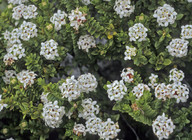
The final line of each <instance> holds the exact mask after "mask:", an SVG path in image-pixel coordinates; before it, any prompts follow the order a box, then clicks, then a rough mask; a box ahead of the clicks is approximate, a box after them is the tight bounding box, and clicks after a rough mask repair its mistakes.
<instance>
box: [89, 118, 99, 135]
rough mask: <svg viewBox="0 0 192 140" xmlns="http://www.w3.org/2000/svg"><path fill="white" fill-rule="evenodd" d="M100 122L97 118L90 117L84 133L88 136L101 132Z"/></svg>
mask: <svg viewBox="0 0 192 140" xmlns="http://www.w3.org/2000/svg"><path fill="white" fill-rule="evenodd" d="M101 122H102V120H101V119H100V118H98V117H92V118H90V119H88V120H87V121H86V123H85V124H86V128H87V129H86V131H87V132H89V133H90V134H97V133H98V132H99V131H100V130H101Z"/></svg>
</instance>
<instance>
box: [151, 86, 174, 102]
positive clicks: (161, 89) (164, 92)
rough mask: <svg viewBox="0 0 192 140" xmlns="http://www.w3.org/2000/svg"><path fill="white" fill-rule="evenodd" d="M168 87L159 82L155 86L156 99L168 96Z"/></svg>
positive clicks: (164, 98)
mask: <svg viewBox="0 0 192 140" xmlns="http://www.w3.org/2000/svg"><path fill="white" fill-rule="evenodd" d="M170 96H171V94H170V88H168V86H167V85H166V84H165V83H160V84H158V85H157V86H156V88H155V97H156V98H158V99H163V100H166V98H170Z"/></svg>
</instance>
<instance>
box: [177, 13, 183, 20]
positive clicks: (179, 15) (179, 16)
mask: <svg viewBox="0 0 192 140" xmlns="http://www.w3.org/2000/svg"><path fill="white" fill-rule="evenodd" d="M183 16H184V15H183V14H178V15H177V18H176V20H180V19H182V18H183Z"/></svg>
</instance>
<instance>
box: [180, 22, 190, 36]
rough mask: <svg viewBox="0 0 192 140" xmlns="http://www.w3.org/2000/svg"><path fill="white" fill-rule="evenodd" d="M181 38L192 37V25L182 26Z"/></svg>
mask: <svg viewBox="0 0 192 140" xmlns="http://www.w3.org/2000/svg"><path fill="white" fill-rule="evenodd" d="M181 38H183V39H191V38H192V25H185V26H181Z"/></svg>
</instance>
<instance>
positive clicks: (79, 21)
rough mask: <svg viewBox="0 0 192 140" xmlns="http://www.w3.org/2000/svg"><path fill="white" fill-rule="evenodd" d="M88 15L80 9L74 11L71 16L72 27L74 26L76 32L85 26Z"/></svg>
mask: <svg viewBox="0 0 192 140" xmlns="http://www.w3.org/2000/svg"><path fill="white" fill-rule="evenodd" d="M86 15H87V14H85V13H82V12H81V11H80V10H79V8H76V9H75V10H72V11H71V13H70V14H69V16H68V17H69V20H70V22H71V23H70V26H72V27H73V28H74V29H75V30H78V29H79V27H80V26H83V23H84V22H85V21H86V17H85V16H86Z"/></svg>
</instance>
